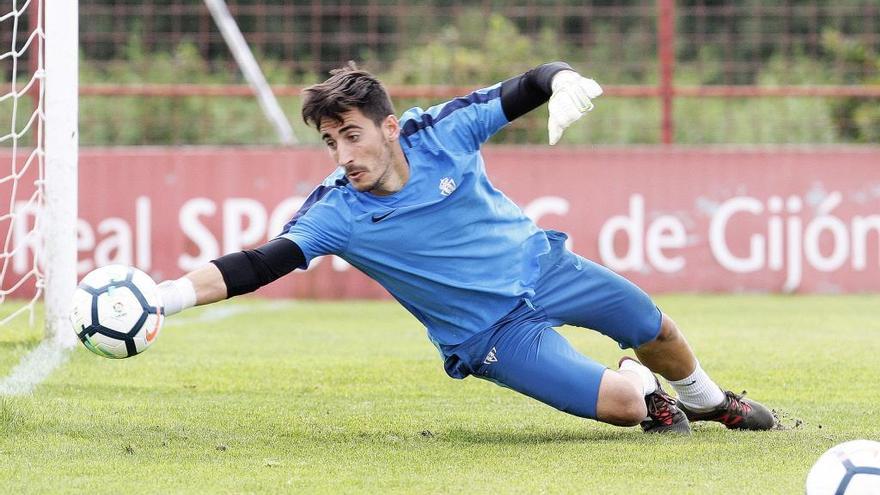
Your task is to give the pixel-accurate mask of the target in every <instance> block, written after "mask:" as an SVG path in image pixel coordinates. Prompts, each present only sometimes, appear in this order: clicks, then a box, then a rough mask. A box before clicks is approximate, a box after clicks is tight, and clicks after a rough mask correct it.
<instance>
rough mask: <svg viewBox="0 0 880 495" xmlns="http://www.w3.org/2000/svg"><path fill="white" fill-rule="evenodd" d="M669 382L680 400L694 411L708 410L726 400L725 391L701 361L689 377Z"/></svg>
mask: <svg viewBox="0 0 880 495" xmlns="http://www.w3.org/2000/svg"><path fill="white" fill-rule="evenodd" d="M669 384H670V385H672V388H673V389H675V392H676V393H677V394H678V400H680V401H681V402H682V404H684V405H685V406H686V407H687V408H688V409H690V410H692V411H697V412H700V411H708V410H709V409H712V408H714V407H715V406H717V405H718V404H721V403H722V402H724V392H722V391H721V388H720V387H718V385H716V384H715V382H713V381H712V379H711V378H709V375H707V374H706V372H705V371H703V368H702V367H701V366H700V363H699V362H697V368H696V369H695V370H694V372H693V373H691V374H690V376H688V377H687V378H684V379H681V380H676V381H671V380H669Z"/></svg>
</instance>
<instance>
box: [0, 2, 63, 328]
mask: <svg viewBox="0 0 880 495" xmlns="http://www.w3.org/2000/svg"><path fill="white" fill-rule="evenodd" d="M10 4H11V5H10ZM77 32H78V22H77V2H76V0H12V1H11V2H10V1H7V2H4V3H3V6H2V7H0V43H2V45H0V83H3V84H4V86H2V87H0V164H2V165H4V166H5V167H2V168H0V243H2V246H0V248H2V250H0V324H7V323H9V322H11V321H12V320H15V319H17V318H27V319H29V320H30V322H31V324H33V322H34V321H35V318H34V316H35V313H36V312H37V311H38V309H37V308H39V307H40V306H39V304H38V302H39V301H40V300H43V301H44V305H43V310H44V312H45V320H44V321H45V329H46V335H47V337H50V338H58V339H59V340H60V341H62V342H65V343H69V342H71V341H72V337H73V335H72V332H70V331H69V328H67V326H69V325H68V324H67V323H66V322H65V320H66V315H65V313H66V311H67V305H68V303H69V299H70V295H71V294H72V293H73V289H74V287H75V285H76V224H77V214H76V212H77V204H76V198H77V196H76V191H77V182H76V165H77V159H76V158H77V126H76V124H77V106H78V101H77V91H78V86H77V59H78V48H77V47H78V40H77Z"/></svg>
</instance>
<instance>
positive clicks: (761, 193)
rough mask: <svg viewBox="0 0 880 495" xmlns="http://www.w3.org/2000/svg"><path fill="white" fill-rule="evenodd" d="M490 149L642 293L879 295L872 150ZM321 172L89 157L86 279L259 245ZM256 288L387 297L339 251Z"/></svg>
mask: <svg viewBox="0 0 880 495" xmlns="http://www.w3.org/2000/svg"><path fill="white" fill-rule="evenodd" d="M485 156H486V163H487V168H488V170H489V173H490V176H491V177H492V179H493V183H494V184H495V185H496V186H497V187H499V188H500V189H502V190H503V191H505V192H506V193H507V194H508V195H509V196H510V197H511V198H512V199H514V201H516V202H517V203H518V204H519V205H521V206H522V207H523V208H524V210H525V212H526V213H527V214H528V215H529V216H530V217H532V218H533V219H535V220H536V221H537V223H538V224H539V225H541V226H542V227H544V228H554V229H559V230H564V231H566V232H568V233H569V234H570V236H571V247H572V249H573V250H575V251H576V252H578V253H581V254H583V255H585V256H587V257H589V258H591V259H594V260H597V261H600V262H602V263H604V264H606V265H608V266H610V267H611V268H613V269H615V270H617V271H619V272H620V273H622V274H624V275H625V276H627V277H628V278H630V279H632V280H633V281H635V282H636V283H638V284H639V285H641V286H642V287H644V288H645V289H646V290H648V291H650V292H668V291H675V292H679V291H710V292H739V291H761V292H765V291H766V292H781V291H795V292H805V293H813V292H821V293H844V292H860V291H880V149H878V148H869V149H865V148H817V149H789V150H779V151H772V152H770V151H766V150H751V151H729V150H719V149H699V150H697V149H679V148H675V147H668V148H657V147H650V148H642V149H636V150H631V149H630V150H623V149H599V150H593V151H585V150H581V149H571V148H569V149H566V148H561V149H549V148H548V149H536V148H505V147H491V148H489V149H488V150H486V152H485ZM525 164H528V166H526V165H525ZM330 169H331V166H330V164H329V161H328V158H327V156H326V154H325V153H324V152H323V151H322V150H319V149H293V150H277V149H202V148H191V149H172V148H129V149H113V150H102V149H90V150H85V151H84V152H83V153H82V155H81V166H80V170H81V172H80V217H81V220H80V223H79V230H78V231H79V240H78V250H79V272H80V273H85V272H87V271H88V270H91V269H93V268H94V267H95V266H97V265H103V264H107V263H112V262H117V263H125V264H134V265H137V266H139V267H141V268H142V269H144V270H146V271H148V272H149V273H151V274H152V275H153V276H154V277H156V278H157V279H164V278H168V277H177V276H180V275H181V274H182V273H184V272H186V271H188V270H191V269H193V268H195V267H197V266H199V265H200V264H202V263H205V262H207V261H209V260H210V259H212V258H214V257H217V256H219V255H221V254H223V253H227V252H231V251H236V250H239V249H242V248H246V247H250V246H254V245H258V244H260V243H262V242H265V240H267V239H268V238H271V237H274V236H275V235H276V234H277V233H278V232H279V230H280V229H281V227H282V225H283V224H284V223H285V222H286V221H287V220H288V219H289V218H290V216H291V215H292V213H293V212H295V211H296V210H297V209H298V207H299V205H300V204H301V203H302V201H303V200H304V198H305V197H306V196H307V195H308V194H309V192H310V191H311V189H312V188H313V187H314V185H315V184H317V183H318V182H320V181H321V180H322V179H323V178H324V177H325V176H326V175H328V173H329V172H330ZM7 201H8V198H6V197H5V196H4V197H0V202H4V203H5V202H7ZM13 237H15V236H13ZM13 240H15V239H13ZM26 256H27V254H26V251H24V250H22V252H21V253H19V254H18V255H16V256H15V257H13V265H14V266H17V265H15V263H18V262H21V266H27V263H26V261H27V260H26V259H24V258H23V257H26ZM263 293H264V294H265V295H271V296H293V297H321V298H323V297H330V298H342V297H381V296H383V295H384V291H383V290H382V289H381V288H379V287H378V286H377V285H375V284H374V283H373V282H371V281H369V280H368V279H367V278H366V277H364V276H363V275H361V274H360V273H359V272H357V271H356V270H354V269H352V268H351V267H350V266H348V265H347V264H346V263H344V262H343V261H342V260H339V259H336V258H325V259H322V260H321V261H319V262H317V263H314V266H313V267H312V268H311V269H310V270H309V271H308V272H297V273H295V274H293V275H291V276H289V277H287V278H285V279H282V280H281V281H278V282H276V283H275V284H274V285H272V286H270V287H268V288H265V289H264V290H263Z"/></svg>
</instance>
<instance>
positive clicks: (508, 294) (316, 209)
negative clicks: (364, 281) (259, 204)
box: [282, 85, 550, 356]
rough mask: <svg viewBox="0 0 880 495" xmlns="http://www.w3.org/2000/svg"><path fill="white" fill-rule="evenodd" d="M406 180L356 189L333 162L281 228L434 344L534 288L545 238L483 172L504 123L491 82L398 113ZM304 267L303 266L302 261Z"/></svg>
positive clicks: (443, 344) (475, 326) (448, 341)
mask: <svg viewBox="0 0 880 495" xmlns="http://www.w3.org/2000/svg"><path fill="white" fill-rule="evenodd" d="M400 123H401V129H402V132H401V137H400V144H401V147H402V148H403V152H404V154H405V155H406V158H407V160H408V163H409V167H410V170H409V172H410V175H409V180H408V181H407V182H406V184H405V185H404V187H403V189H401V190H400V191H398V192H396V193H394V194H392V195H389V196H377V195H374V194H371V193H365V192H358V191H357V190H355V189H354V188H353V187H352V186H351V185H350V184H349V183H348V179H347V178H346V177H345V173H344V170H343V169H342V168H341V167H340V168H339V169H337V170H336V172H334V173H333V174H331V175H330V176H329V177H328V178H327V179H326V180H325V181H324V182H323V183H322V184H321V185H320V186H318V187H317V189H315V191H314V192H312V194H311V195H310V196H309V198H308V199H307V200H306V202H305V203H304V204H303V207H302V208H301V209H300V211H299V212H298V213H297V214H296V215H295V216H294V217H293V219H292V220H291V221H290V222H289V223H288V224H287V226H286V227H285V230H284V233H283V234H282V236H283V237H286V238H288V239H290V240H292V241H294V242H295V243H296V244H297V245H298V246H299V247H300V249H302V252H303V254H304V255H305V258H306V264H308V263H309V262H311V260H312V259H313V258H315V257H317V256H322V255H328V254H335V255H337V256H339V257H341V258H342V259H344V260H346V261H347V262H349V263H351V264H352V265H353V266H355V267H357V268H358V269H360V270H361V271H362V272H364V273H365V274H367V275H368V276H369V277H371V278H372V279H374V280H376V281H377V282H379V283H380V284H381V285H382V286H383V287H385V288H386V289H387V290H388V292H390V293H391V295H393V296H394V297H395V298H396V299H397V300H398V301H399V302H400V303H401V304H402V305H403V306H404V307H406V309H407V310H409V311H410V313H412V314H413V315H414V316H415V317H416V318H417V319H418V320H419V321H420V322H421V323H422V324H424V325H425V327H427V331H428V336H429V338H430V339H431V341H432V342H433V343H434V344H435V345H436V346H437V347H438V349H439V350H440V351H441V353H443V354H444V356H445V355H446V353H445V352H444V351H445V349H447V348H448V346H452V345H455V344H459V343H461V342H463V341H465V340H466V339H468V338H469V337H470V336H472V335H474V334H475V333H477V332H480V331H483V330H486V329H488V328H489V327H490V326H491V325H492V324H493V323H495V322H496V321H498V320H499V319H500V318H501V317H502V316H504V315H506V314H507V313H508V312H510V311H511V310H512V309H513V308H514V307H515V306H516V305H517V303H518V302H519V301H520V300H521V299H522V298H523V297H530V296H532V295H533V294H534V285H535V282H536V280H537V279H538V276H539V264H538V258H539V257H540V256H541V255H542V254H544V253H547V252H548V251H549V249H550V246H549V243H548V241H547V236H546V235H545V234H544V231H543V230H541V229H539V228H538V227H537V226H536V225H535V224H534V222H532V221H531V220H530V219H529V218H528V217H526V216H525V214H524V213H523V212H522V210H521V209H520V208H519V207H518V206H517V205H516V204H514V203H513V201H511V200H510V199H509V198H508V197H507V196H505V195H504V194H503V193H501V191H499V190H498V189H495V187H493V186H492V183H491V182H490V181H489V178H488V177H487V176H486V169H485V166H484V163H483V157H482V156H481V154H480V146H481V145H482V144H483V143H484V142H485V141H486V140H487V139H489V137H491V136H492V135H493V134H494V133H496V132H497V131H498V130H499V129H501V128H502V127H504V126H505V125H506V124H507V123H508V121H507V117H506V116H505V114H504V112H503V110H502V108H501V99H500V85H495V86H492V87H489V88H486V89H482V90H478V91H475V92H473V93H471V94H470V95H468V96H467V97H462V98H456V99H454V100H451V101H448V102H446V103H443V104H440V105H437V106H433V107H431V108H429V109H428V110H427V111H424V110H422V109H421V108H413V109H410V110H407V111H406V112H405V113H404V114H403V116H402V117H401V119H400ZM301 268H304V267H301Z"/></svg>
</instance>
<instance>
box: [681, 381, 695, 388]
mask: <svg viewBox="0 0 880 495" xmlns="http://www.w3.org/2000/svg"><path fill="white" fill-rule="evenodd" d="M695 383H697V381H696V380H694V381H692V382H690V383H685V384H684V386H685V387H690V386H691V385H693V384H695Z"/></svg>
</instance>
